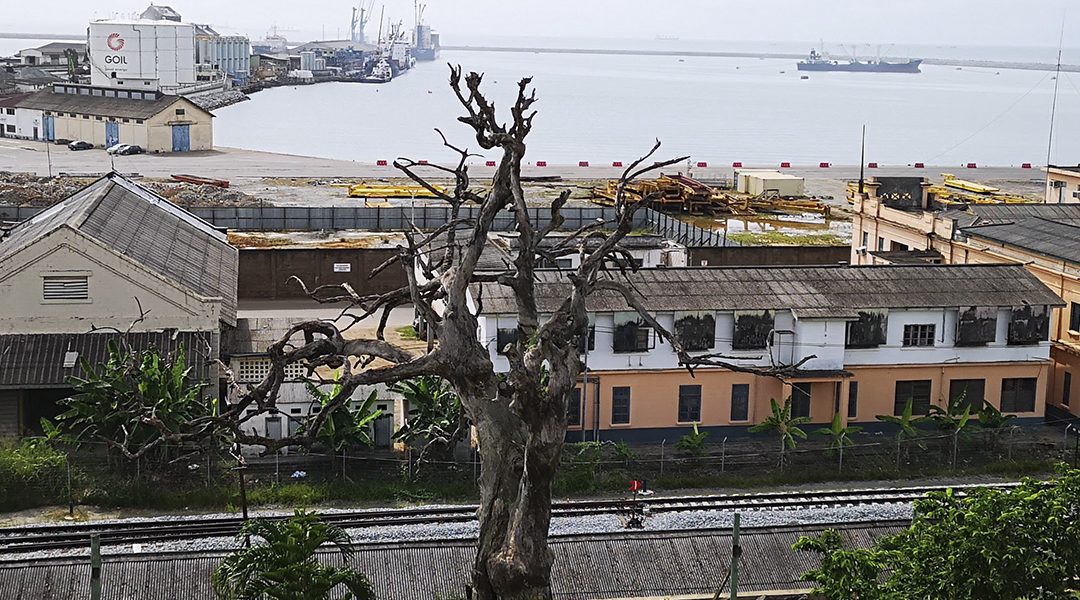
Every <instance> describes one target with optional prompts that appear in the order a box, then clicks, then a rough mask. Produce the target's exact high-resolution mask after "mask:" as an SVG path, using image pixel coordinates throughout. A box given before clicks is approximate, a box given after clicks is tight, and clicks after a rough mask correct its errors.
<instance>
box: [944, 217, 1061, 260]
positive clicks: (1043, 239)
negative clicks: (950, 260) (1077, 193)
mask: <svg viewBox="0 0 1080 600" xmlns="http://www.w3.org/2000/svg"><path fill="white" fill-rule="evenodd" d="M1073 206H1077V211H1076V212H1077V214H1080V205H1073ZM961 231H962V232H963V233H964V234H966V235H968V236H970V237H973V238H976V239H983V240H990V241H993V242H998V243H1001V244H1007V245H1010V246H1015V247H1017V248H1021V249H1023V250H1028V251H1031V252H1034V253H1036V254H1043V255H1046V256H1052V257H1054V258H1060V259H1062V260H1066V261H1069V262H1074V263H1080V219H1076V220H1069V221H1052V220H1050V219H1045V218H1041V217H1029V218H1023V219H1018V220H1015V221H1006V222H1000V223H993V224H987V225H975V226H972V227H965V228H964V229H962V230H961Z"/></svg>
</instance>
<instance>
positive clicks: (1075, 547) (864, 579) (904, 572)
mask: <svg viewBox="0 0 1080 600" xmlns="http://www.w3.org/2000/svg"><path fill="white" fill-rule="evenodd" d="M1077 540H1080V470H1066V469H1062V470H1061V472H1060V474H1059V475H1058V476H1057V477H1056V478H1054V479H1052V480H1051V481H1050V482H1048V483H1047V482H1043V481H1037V480H1026V481H1024V482H1023V483H1022V484H1021V485H1019V486H1018V487H1016V488H1013V489H1008V490H1000V489H974V490H970V491H969V492H968V495H966V496H959V495H956V494H954V493H952V492H951V491H950V492H940V493H934V494H931V495H930V496H929V497H927V498H926V499H924V500H920V501H918V502H916V504H915V518H914V520H913V521H912V524H911V527H910V528H908V529H907V530H905V531H903V532H901V533H899V534H896V535H892V536H888V537H885V538H883V539H881V540H879V541H878V543H877V544H876V545H875V546H874V547H872V548H868V549H850V548H845V547H844V545H843V543H842V538H841V536H840V535H839V534H837V533H836V532H835V531H831V532H826V533H825V534H823V535H822V536H820V537H818V538H805V537H804V538H802V539H800V540H799V542H797V543H796V544H795V548H796V549H798V550H806V551H811V552H815V553H818V554H820V555H822V562H821V566H820V568H818V569H815V570H812V571H809V572H808V573H806V574H805V576H804V578H805V579H806V580H808V581H812V582H814V585H815V588H816V589H817V592H818V593H820V594H822V595H824V596H825V597H826V598H828V599H829V600H834V599H835V600H839V599H845V600H847V599H856V600H923V599H925V598H949V599H951V600H985V599H988V598H1016V599H1026V600H1036V599H1051V598H1055V599H1056V598H1080V595H1078V594H1077V592H1075V591H1074V590H1076V589H1077V587H1078V584H1077V582H1078V581H1080V543H1077Z"/></svg>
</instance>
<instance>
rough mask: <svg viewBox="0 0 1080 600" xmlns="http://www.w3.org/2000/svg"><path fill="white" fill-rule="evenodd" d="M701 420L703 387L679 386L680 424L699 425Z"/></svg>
mask: <svg viewBox="0 0 1080 600" xmlns="http://www.w3.org/2000/svg"><path fill="white" fill-rule="evenodd" d="M700 420H701V386H700V385H680V386H679V422H680V423H697V422H698V421H700Z"/></svg>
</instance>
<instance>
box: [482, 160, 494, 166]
mask: <svg viewBox="0 0 1080 600" xmlns="http://www.w3.org/2000/svg"><path fill="white" fill-rule="evenodd" d="M484 166H485V167H494V166H495V161H493V160H489V161H487V162H485V163H484Z"/></svg>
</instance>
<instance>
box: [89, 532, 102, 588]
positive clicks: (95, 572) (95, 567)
mask: <svg viewBox="0 0 1080 600" xmlns="http://www.w3.org/2000/svg"><path fill="white" fill-rule="evenodd" d="M90 600H101V539H100V538H98V535H97V534H96V533H95V534H92V535H91V536H90Z"/></svg>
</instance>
